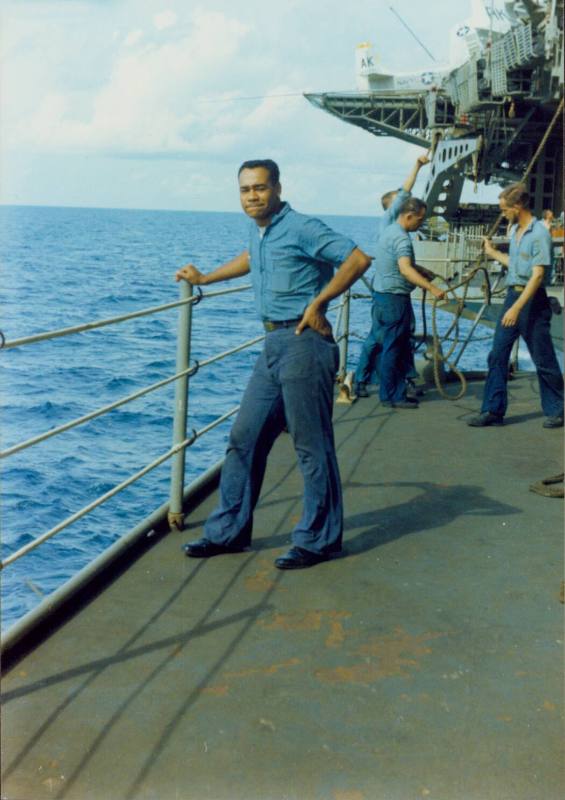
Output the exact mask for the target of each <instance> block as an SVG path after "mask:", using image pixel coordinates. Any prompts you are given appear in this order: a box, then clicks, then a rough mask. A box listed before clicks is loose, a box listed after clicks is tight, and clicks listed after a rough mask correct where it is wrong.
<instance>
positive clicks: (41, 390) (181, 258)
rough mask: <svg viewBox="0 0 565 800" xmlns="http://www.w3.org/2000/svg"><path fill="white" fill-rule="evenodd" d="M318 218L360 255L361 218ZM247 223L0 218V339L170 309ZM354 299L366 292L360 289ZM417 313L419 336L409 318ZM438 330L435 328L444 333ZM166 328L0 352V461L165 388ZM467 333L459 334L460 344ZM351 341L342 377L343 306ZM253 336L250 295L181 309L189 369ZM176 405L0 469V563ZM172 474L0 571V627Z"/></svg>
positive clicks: (161, 400)
mask: <svg viewBox="0 0 565 800" xmlns="http://www.w3.org/2000/svg"><path fill="white" fill-rule="evenodd" d="M324 219H325V221H326V222H328V223H329V224H330V225H331V226H332V227H334V228H335V229H336V230H339V231H341V232H343V233H345V234H347V235H349V236H351V238H353V239H354V240H355V241H356V242H357V243H358V245H359V246H360V247H361V248H362V249H364V250H365V251H366V252H368V253H371V252H372V251H373V229H374V220H373V218H370V217H325V218H324ZM248 225H249V222H248V220H247V219H246V218H245V217H244V215H243V214H228V213H213V212H209V213H208V212H166V211H138V210H131V211H128V210H111V209H78V208H45V207H25V206H18V207H14V206H5V207H0V263H1V264H2V290H1V297H2V309H3V310H2V320H1V324H0V329H1V330H2V332H3V333H4V335H5V336H6V339H7V340H13V339H15V338H18V337H23V336H28V335H32V334H35V333H41V332H43V331H47V330H53V329H57V328H61V327H68V326H71V325H78V324H80V323H83V322H87V321H93V320H98V319H104V318H108V317H113V316H117V315H119V314H124V313H127V312H130V311H135V310H138V309H142V308H148V307H151V306H156V305H159V304H162V303H167V302H172V301H174V300H176V299H178V295H179V289H178V285H177V284H176V283H175V281H174V273H175V271H176V269H178V268H179V267H180V266H182V264H184V263H187V262H189V261H191V262H193V263H195V264H197V265H198V266H199V267H201V268H202V269H203V270H204V271H208V270H210V269H212V268H213V267H215V266H217V265H218V264H220V263H222V262H223V261H226V260H228V259H230V258H232V257H233V256H234V255H235V254H237V253H238V252H241V251H242V250H243V249H245V247H246V239H247V230H248ZM247 282H248V281H245V280H244V281H240V283H242V284H243V283H247ZM212 288H213V289H216V288H220V285H215V286H214V287H212ZM355 290H356V291H359V292H364V293H366V292H365V289H364V287H363V285H362V284H361V283H359V284H358V286H357V287H356V289H355ZM416 315H417V319H418V321H419V328H421V324H422V322H421V318H420V310H419V308H418V309H417V310H416ZM450 322H451V317H450V316H449V315H446V318H445V319H443V320H442V321H441V326H442V327H444V328H445V327H446V326H448V325H449V324H450ZM176 326H177V311H176V309H175V310H172V311H169V312H164V313H159V314H156V315H153V316H151V317H143V318H140V319H136V320H131V321H128V322H124V323H120V324H118V325H112V326H109V327H106V328H102V329H99V330H95V331H89V332H84V333H80V334H77V335H73V336H68V337H63V338H58V339H54V340H50V341H46V342H39V343H36V344H30V345H25V346H22V347H19V348H15V349H13V350H11V349H9V350H4V351H2V352H0V370H1V372H2V376H1V380H2V383H1V386H2V395H1V414H2V417H1V431H2V449H6V448H8V447H10V446H12V445H13V444H16V443H18V442H21V441H24V440H27V439H28V438H30V437H32V436H35V435H37V434H40V433H43V432H44V431H47V430H49V429H51V428H53V427H55V426H58V425H61V424H62V423H64V422H67V421H69V420H72V419H74V418H76V417H79V416H81V415H83V414H86V413H88V412H90V411H93V410H95V409H97V408H98V407H100V406H101V405H106V404H108V403H111V402H113V401H115V400H118V399H120V398H121V397H123V396H125V395H127V394H130V393H132V392H134V391H135V390H136V389H140V388H142V387H144V386H146V385H148V384H150V383H153V382H155V381H158V380H161V379H163V378H166V377H167V376H169V375H171V374H173V373H174V370H175V348H176ZM468 326H469V323H467V322H465V321H462V329H463V331H465V330H466V329H467V328H468ZM351 327H352V331H353V336H352V341H351V347H350V362H351V365H352V367H353V366H354V365H355V363H356V359H357V354H358V352H359V347H360V344H361V340H362V337H363V336H364V335H365V334H366V332H367V331H368V327H369V301H368V300H367V299H358V300H356V301H355V302H354V303H353V304H352V314H351ZM428 330H431V326H429V327H428ZM261 333H262V328H261V325H260V323H259V321H258V319H257V317H256V314H255V311H254V305H253V298H252V295H251V292H250V291H247V292H245V293H241V294H239V293H238V294H236V295H226V296H224V297H219V298H211V299H207V300H205V301H203V302H202V303H200V304H199V305H198V306H197V307H196V308H195V310H194V326H193V337H192V360H194V359H198V360H199V361H202V360H203V359H205V358H207V357H209V356H211V355H213V354H214V353H218V352H220V351H223V350H225V349H228V348H229V347H232V346H235V345H237V344H239V343H241V342H243V341H245V340H247V339H250V338H253V337H254V336H257V335H260V334H261ZM485 334H486V339H485ZM488 347H489V342H488V331H485V330H484V329H481V333H480V340H479V341H477V342H473V343H472V344H471V346H470V347H469V348H468V349H467V351H466V353H465V356H464V360H463V361H462V365H463V366H464V367H465V368H468V369H483V368H484V366H485V363H486V353H487V352H488ZM259 349H260V345H256V346H255V347H253V348H252V349H249V350H246V351H243V352H242V353H238V354H237V355H235V356H232V357H231V358H230V359H228V360H225V361H220V362H218V363H215V364H212V365H210V366H209V367H206V368H202V369H201V370H200V371H199V372H198V374H197V375H196V376H195V377H194V378H193V379H192V381H191V388H190V400H189V423H188V424H189V428H193V427H194V428H196V429H199V428H201V427H203V426H204V425H206V424H208V423H209V422H211V421H212V420H214V419H215V418H216V417H218V416H220V415H221V414H222V413H224V412H225V411H227V410H229V409H230V408H231V407H233V406H234V405H235V404H236V403H237V402H239V398H240V395H241V392H242V390H243V387H244V386H245V383H246V380H247V377H248V375H249V373H250V370H251V367H252V364H253V362H254V360H255V357H256V355H257V353H258V352H259ZM173 397H174V386H173V385H169V386H167V387H164V388H162V389H159V390H157V391H155V392H153V393H151V394H149V395H147V396H145V397H142V398H139V399H138V400H136V401H134V402H132V403H130V404H128V405H126V406H122V407H121V408H119V409H116V410H114V411H113V412H110V413H109V414H107V415H104V416H103V417H100V418H97V419H95V420H93V421H91V422H89V423H86V424H84V425H82V426H79V427H78V428H75V429H73V430H71V431H67V432H65V433H63V434H61V435H59V436H55V437H53V438H52V439H49V440H47V441H45V442H42V443H40V444H38V445H36V446H33V447H31V448H29V449H26V450H24V451H22V452H20V453H16V454H14V455H12V456H9V457H8V458H6V459H4V460H3V461H2V462H1V464H2V485H1V486H2V488H1V492H2V558H6V557H7V556H8V555H9V554H10V553H12V552H14V551H15V550H17V549H19V548H20V547H22V546H23V545H24V544H26V543H28V542H30V541H32V540H33V539H34V538H36V537H37V536H39V535H41V534H42V533H44V532H45V531H47V530H48V529H50V528H51V527H53V526H54V525H56V524H57V523H59V522H60V521H62V520H63V519H65V518H66V517H67V516H69V515H71V514H73V513H75V512H76V511H78V510H79V509H81V508H82V507H83V506H85V505H86V504H88V503H89V502H91V501H93V500H94V499H96V498H97V497H98V496H100V495H101V494H103V493H104V492H106V491H108V490H109V489H111V488H112V487H114V486H115V485H116V484H118V483H119V482H121V481H123V480H124V479H125V478H127V477H129V476H130V475H131V474H132V473H134V472H136V471H138V470H140V469H141V468H143V467H144V466H145V465H146V464H147V463H148V462H149V461H152V460H154V459H155V458H157V457H158V456H159V455H161V454H162V453H164V452H166V451H167V450H168V449H169V448H170V446H171V443H172V413H173ZM230 425H231V420H229V421H227V422H225V423H224V424H222V425H221V426H219V427H218V428H216V429H215V430H213V431H212V432H210V433H209V434H208V435H206V436H204V437H202V438H201V439H199V440H198V441H197V442H196V443H195V445H194V446H193V447H192V448H190V449H189V450H188V451H187V458H186V482H187V483H188V482H190V481H191V480H193V479H194V478H195V477H197V476H198V475H199V474H200V473H202V472H203V471H204V470H205V469H206V468H207V467H209V466H210V465H211V464H213V463H214V462H215V461H217V460H218V458H220V457H221V456H222V454H223V452H224V449H225V445H226V441H227V436H228V433H229V429H230ZM169 475H170V462H166V463H165V464H164V465H162V466H161V467H158V468H157V469H156V470H154V471H152V472H151V473H149V474H148V475H147V476H145V477H144V478H143V479H141V480H140V481H138V482H137V483H135V484H134V485H133V486H131V487H129V488H128V489H126V490H125V491H123V492H121V493H120V494H119V495H117V496H116V497H114V498H112V499H111V500H109V501H108V502H107V503H105V504H103V505H102V506H100V507H99V508H98V509H96V510H95V511H94V512H92V513H91V514H89V515H88V516H87V517H85V518H83V519H81V520H78V521H77V522H75V523H74V524H73V525H71V526H70V527H68V528H66V529H65V530H63V531H61V532H60V533H59V534H57V535H56V536H55V537H53V538H52V539H51V540H49V541H48V542H46V543H45V544H43V545H41V546H40V547H39V548H37V549H36V550H34V551H32V552H31V553H29V554H28V555H26V556H24V557H23V558H22V559H19V560H18V561H16V562H14V563H13V564H11V565H9V566H8V567H7V568H6V569H5V570H3V572H2V586H1V590H2V597H1V600H2V627H3V629H7V628H8V627H10V626H11V625H12V624H13V623H14V622H15V621H16V620H17V619H18V618H20V617H21V616H22V615H23V614H25V613H26V612H28V611H29V610H30V609H32V608H33V607H34V606H35V605H37V603H39V602H40V601H41V599H43V598H44V597H45V596H46V595H48V594H50V593H51V592H53V591H54V590H55V589H56V588H58V587H59V586H60V585H61V584H62V583H64V582H65V581H66V580H68V579H69V578H70V577H71V576H72V575H73V574H75V573H76V572H77V571H78V570H79V569H81V568H82V567H83V566H85V565H86V564H87V563H88V562H89V561H91V560H92V559H93V558H95V557H96V556H97V555H98V554H99V553H100V552H102V550H104V549H105V548H107V547H108V546H110V545H111V544H112V543H113V542H114V541H115V540H116V539H117V538H119V536H120V535H123V534H124V533H126V532H127V531H129V530H130V529H131V528H132V527H134V526H135V525H136V524H137V523H138V522H140V521H141V520H142V519H143V518H144V517H145V516H147V515H148V514H149V513H151V512H152V511H153V510H155V509H156V508H157V507H158V506H160V505H161V504H163V503H164V502H166V501H167V500H168V492H169ZM179 557H180V556H179Z"/></svg>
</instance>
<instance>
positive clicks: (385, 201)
mask: <svg viewBox="0 0 565 800" xmlns="http://www.w3.org/2000/svg"><path fill="white" fill-rule="evenodd" d="M395 194H397V192H396V191H391V192H385V193H384V194H383V196H382V197H381V203H382V207H383V208H384V210H385V211H386V210H387V208H388V207H389V206H390V204H391V203H392V201H393V198H394V196H395Z"/></svg>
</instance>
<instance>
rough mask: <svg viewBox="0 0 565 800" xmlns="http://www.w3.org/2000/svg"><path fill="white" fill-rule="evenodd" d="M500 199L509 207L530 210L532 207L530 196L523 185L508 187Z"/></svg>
mask: <svg viewBox="0 0 565 800" xmlns="http://www.w3.org/2000/svg"><path fill="white" fill-rule="evenodd" d="M498 197H499V199H500V200H504V201H505V202H506V203H507V204H508V205H509V206H520V207H521V208H529V206H530V195H529V194H528V190H527V189H526V186H525V185H524V184H523V183H513V184H512V185H511V186H507V187H506V189H503V190H502V191H501V193H500V194H499V195H498Z"/></svg>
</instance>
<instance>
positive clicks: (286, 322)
mask: <svg viewBox="0 0 565 800" xmlns="http://www.w3.org/2000/svg"><path fill="white" fill-rule="evenodd" d="M301 319H302V317H297V318H296V319H282V320H279V321H277V322H274V321H271V320H269V319H264V320H263V327H264V328H265V330H266V331H268V332H270V331H276V330H278V329H279V328H293V327H294V326H295V325H298V323H299V322H300V320H301Z"/></svg>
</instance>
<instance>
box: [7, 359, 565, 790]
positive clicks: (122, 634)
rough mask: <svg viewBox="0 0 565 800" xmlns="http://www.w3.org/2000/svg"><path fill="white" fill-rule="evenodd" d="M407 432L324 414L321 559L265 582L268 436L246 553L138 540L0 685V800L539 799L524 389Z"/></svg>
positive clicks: (538, 654) (285, 508)
mask: <svg viewBox="0 0 565 800" xmlns="http://www.w3.org/2000/svg"><path fill="white" fill-rule="evenodd" d="M481 390H482V384H480V383H471V384H470V385H469V389H468V392H467V394H466V396H465V397H464V398H463V399H461V400H459V401H455V402H448V401H445V400H442V399H441V398H440V397H439V396H438V395H437V393H436V391H435V389H434V390H429V391H428V392H427V394H426V396H425V397H424V398H423V401H422V403H421V407H420V409H419V410H418V411H414V412H411V411H394V410H390V409H384V408H382V407H381V406H380V405H379V404H378V402H377V400H376V398H375V397H371V398H369V399H365V400H360V401H359V402H357V403H355V404H354V405H352V406H341V405H340V406H337V407H336V412H335V432H336V439H337V446H338V455H339V461H340V468H341V473H342V479H343V485H344V493H345V547H346V550H345V553H344V555H343V557H340V558H336V559H335V560H332V561H330V562H327V563H324V564H321V565H319V566H317V567H315V568H313V569H310V570H302V571H296V572H278V571H277V570H276V569H274V567H273V565H272V562H273V559H274V558H275V557H276V556H277V555H279V554H280V553H283V552H284V551H285V550H286V548H287V546H288V543H289V533H290V530H291V529H292V526H293V523H294V522H295V521H296V519H297V516H298V515H299V513H300V508H301V479H300V474H299V472H298V469H297V466H296V463H295V457H294V452H293V448H292V443H291V441H290V437H289V436H287V435H282V436H281V437H280V438H279V440H278V441H277V443H276V444H275V448H274V451H273V454H272V456H271V459H270V462H269V466H268V472H267V477H266V481H265V485H264V489H263V493H262V496H261V500H260V505H259V507H258V510H257V514H256V521H255V531H256V533H255V539H254V545H253V549H252V550H250V551H248V552H244V553H240V554H235V555H229V556H221V557H217V558H213V559H210V560H207V561H198V560H192V559H187V558H186V557H185V556H184V555H183V554H182V552H181V550H180V546H181V543H182V542H183V541H184V540H185V539H188V538H196V537H198V536H199V535H200V533H201V528H202V523H203V521H204V519H205V518H206V515H207V513H208V512H209V511H210V510H211V508H212V506H213V505H214V503H215V499H216V494H215V492H214V493H212V494H211V495H209V496H208V497H207V498H206V499H205V500H204V501H203V502H202V503H201V504H200V505H199V506H198V507H197V508H196V509H195V510H194V511H192V513H191V514H190V516H189V518H188V519H187V530H186V531H185V532H184V533H183V534H178V533H171V534H170V535H167V536H164V537H163V538H160V539H158V537H156V542H155V544H154V545H153V546H152V547H151V548H150V549H148V550H147V551H146V552H144V553H143V554H142V555H141V556H140V557H139V558H138V559H137V560H136V561H135V563H133V564H132V565H131V567H130V568H129V569H127V570H126V571H125V572H123V574H121V575H120V576H119V577H117V578H115V579H114V580H113V581H112V582H111V584H110V585H109V586H108V587H107V588H106V589H105V590H104V591H103V592H100V593H99V594H97V596H96V597H94V599H92V600H91V601H90V602H89V603H88V604H87V605H86V607H84V608H83V609H82V610H81V612H80V613H77V614H76V615H75V616H73V617H72V618H71V619H69V620H68V621H67V622H66V623H65V624H64V625H62V626H61V627H60V628H59V629H58V630H56V631H55V632H54V633H53V635H52V636H51V637H50V638H48V639H47V640H45V641H44V642H43V643H42V644H40V645H39V646H38V647H37V648H36V649H35V650H33V651H32V652H31V653H29V654H27V655H26V656H25V657H24V658H23V659H21V660H20V661H19V662H18V663H16V664H15V666H14V667H13V668H12V669H11V670H10V671H9V672H8V673H7V675H6V676H5V677H4V680H3V690H4V713H3V717H4V719H3V730H4V733H3V771H4V778H3V784H2V797H3V798H5V799H6V800H44V799H46V798H50V800H52V799H53V798H58V800H63V799H64V800H122V799H123V800H126V799H127V800H150V799H151V800H413V799H414V800H416V798H429V800H537V799H539V800H541V799H542V798H543V800H558V798H561V797H563V793H564V791H565V784H564V781H563V771H562V767H563V762H562V759H561V739H562V717H561V712H562V708H563V694H562V692H563V690H562V678H563V660H562V638H563V637H562V625H561V618H562V609H563V607H562V605H561V603H560V582H561V579H562V574H563V564H562V550H561V543H562V542H561V540H562V503H561V502H560V501H559V500H557V499H553V498H547V497H542V496H539V495H537V494H534V493H532V492H530V491H528V487H529V485H530V484H531V483H532V482H534V481H537V480H539V479H541V478H544V477H547V476H549V475H552V474H555V473H559V472H561V471H562V468H563V467H562V431H560V430H544V429H542V427H541V422H542V416H541V412H540V411H539V396H538V390H537V384H536V381H535V377H534V376H532V375H525V374H522V375H520V376H519V377H518V378H517V379H516V380H514V381H512V383H511V384H510V391H511V404H510V410H509V416H508V418H507V421H508V424H506V425H505V426H504V427H502V428H494V429H493V428H490V429H481V430H477V429H472V428H469V427H467V426H466V425H465V421H464V420H465V418H466V417H467V415H469V414H471V413H473V412H476V410H477V408H478V406H479V400H478V398H479V396H480V393H481Z"/></svg>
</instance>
